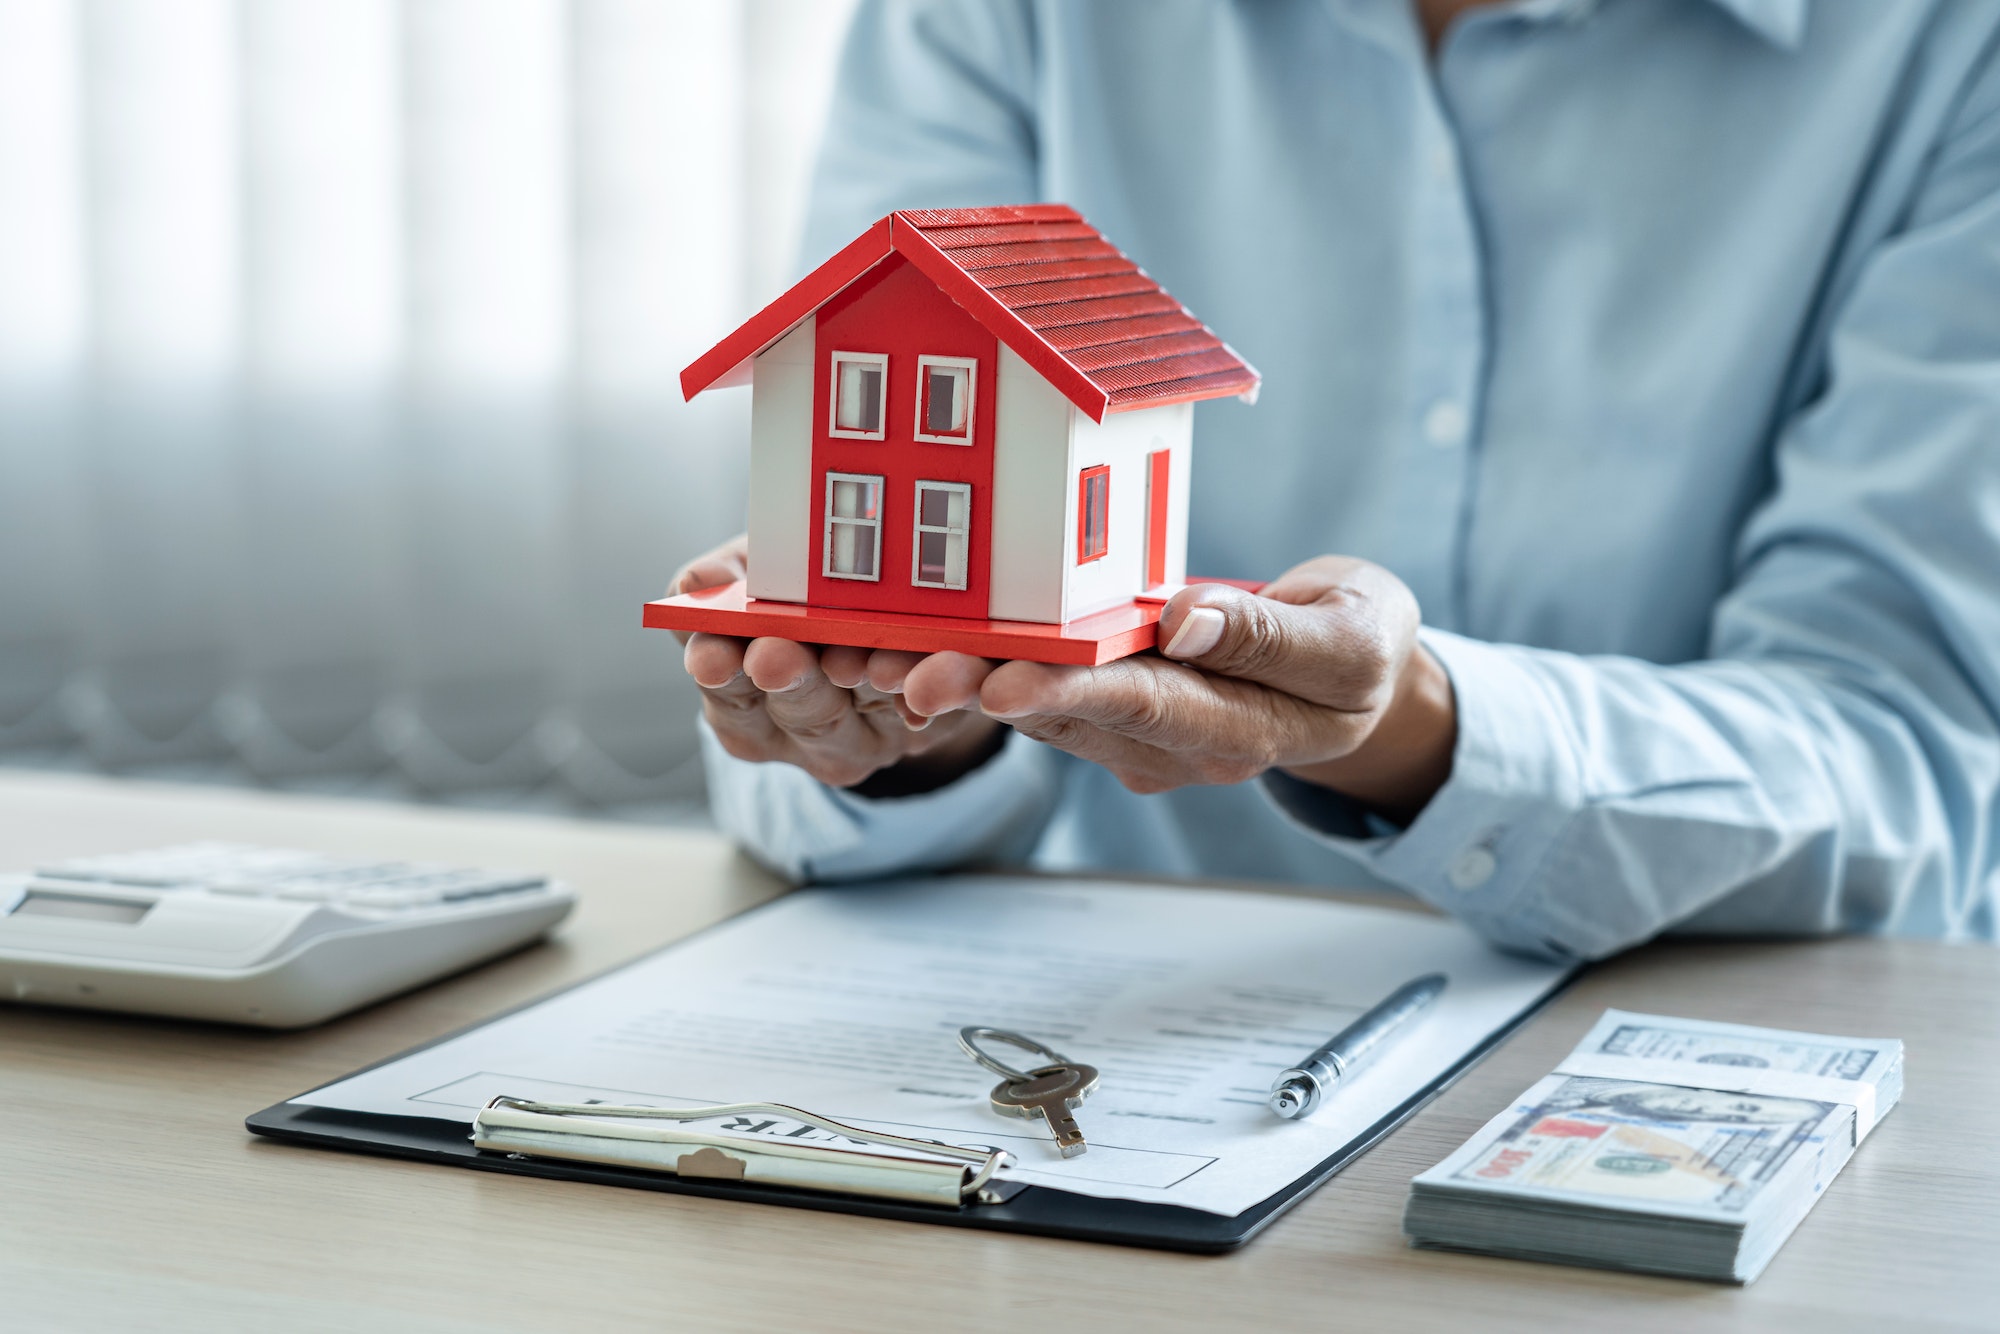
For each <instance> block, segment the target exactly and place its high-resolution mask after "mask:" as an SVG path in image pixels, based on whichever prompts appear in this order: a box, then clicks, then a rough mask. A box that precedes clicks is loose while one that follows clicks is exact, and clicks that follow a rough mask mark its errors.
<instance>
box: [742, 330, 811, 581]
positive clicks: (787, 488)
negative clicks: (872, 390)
mask: <svg viewBox="0 0 2000 1334" xmlns="http://www.w3.org/2000/svg"><path fill="white" fill-rule="evenodd" d="M814 326H815V319H814V317H813V316H810V315H809V316H807V317H806V320H805V322H804V323H803V324H801V325H799V327H798V328H796V329H794V330H792V331H791V332H790V333H788V334H786V335H785V336H784V337H783V338H780V339H779V340H778V341H777V342H776V343H773V344H772V345H771V346H770V347H768V348H766V349H764V351H763V352H761V353H760V354H758V357H757V361H756V364H755V365H754V366H753V367H752V368H751V375H750V525H749V528H748V530H747V531H748V532H749V535H750V573H749V577H748V578H747V579H746V580H745V581H744V583H745V586H746V591H747V592H748V593H749V594H750V596H751V597H753V598H767V599H769V600H770V601H773V602H804V601H805V600H806V576H807V573H808V572H809V571H810V570H811V568H812V540H813V532H814V528H815V524H816V522H817V518H818V516H816V515H814V514H813V512H812V492H813V476H812V442H813V420H812V410H813V364H814V353H813V334H814Z"/></svg>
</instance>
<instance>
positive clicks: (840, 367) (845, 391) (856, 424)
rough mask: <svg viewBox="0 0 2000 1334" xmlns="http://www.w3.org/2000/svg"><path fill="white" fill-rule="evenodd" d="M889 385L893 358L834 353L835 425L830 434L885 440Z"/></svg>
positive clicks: (857, 438)
mask: <svg viewBox="0 0 2000 1334" xmlns="http://www.w3.org/2000/svg"><path fill="white" fill-rule="evenodd" d="M888 383H889V358H887V357H884V356H877V355H875V354H873V353H869V352H836V353H834V354H833V426H832V428H831V429H830V430H829V431H828V432H827V434H829V435H837V436H841V437H844V438H846V439H849V440H880V439H881V438H882V401H883V396H884V394H885V392H886V390H887V388H888Z"/></svg>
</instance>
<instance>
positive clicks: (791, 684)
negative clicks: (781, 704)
mask: <svg viewBox="0 0 2000 1334" xmlns="http://www.w3.org/2000/svg"><path fill="white" fill-rule="evenodd" d="M805 683H806V679H805V677H803V676H801V677H799V678H798V679H797V680H794V681H787V682H785V684H783V685H781V686H774V687H772V688H771V689H769V690H766V691H765V692H764V693H765V694H767V695H782V694H784V693H785V692H786V691H788V690H797V689H798V688H799V687H800V686H802V685H804V684H805Z"/></svg>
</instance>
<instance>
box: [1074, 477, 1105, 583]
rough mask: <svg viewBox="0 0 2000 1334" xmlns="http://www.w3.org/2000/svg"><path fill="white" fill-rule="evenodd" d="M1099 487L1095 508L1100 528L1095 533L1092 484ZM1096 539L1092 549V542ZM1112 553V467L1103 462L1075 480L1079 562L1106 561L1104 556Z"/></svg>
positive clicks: (1079, 563) (1084, 563) (1077, 561)
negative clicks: (1110, 551)
mask: <svg viewBox="0 0 2000 1334" xmlns="http://www.w3.org/2000/svg"><path fill="white" fill-rule="evenodd" d="M1092 482H1096V483H1098V486H1097V488H1096V490H1097V501H1096V505H1095V510H1096V518H1097V526H1096V530H1095V531H1094V532H1093V531H1092V528H1091V522H1090V520H1091V516H1092V509H1093V506H1092V504H1091V495H1090V493H1091V489H1092V488H1091V483H1092ZM1093 538H1095V549H1094V550H1093V549H1092V548H1093V543H1092V539H1093ZM1109 550H1111V465H1110V464H1108V463H1100V464H1098V465H1097V466H1096V467H1094V468H1085V469H1084V470H1083V471H1082V472H1081V473H1079V474H1078V475H1077V479H1076V563H1077V564H1078V565H1088V564H1089V563H1090V562H1092V561H1094V560H1103V559H1104V553H1105V552H1107V551H1109Z"/></svg>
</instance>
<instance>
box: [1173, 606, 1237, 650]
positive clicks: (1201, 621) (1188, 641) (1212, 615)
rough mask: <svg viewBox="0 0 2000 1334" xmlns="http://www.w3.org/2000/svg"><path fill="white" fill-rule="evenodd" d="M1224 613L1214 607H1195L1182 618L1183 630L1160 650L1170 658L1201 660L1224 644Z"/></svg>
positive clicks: (1179, 630)
mask: <svg viewBox="0 0 2000 1334" xmlns="http://www.w3.org/2000/svg"><path fill="white" fill-rule="evenodd" d="M1222 626H1223V620H1222V613H1221V612H1219V611H1217V610H1216V609H1215V608H1213V607H1194V608H1191V609H1190V610H1189V611H1188V614H1187V615H1186V616H1184V617H1182V618H1181V628H1180V629H1178V630H1176V631H1175V632H1174V637H1173V639H1172V640H1171V641H1169V642H1168V644H1167V646H1166V647H1165V648H1164V649H1162V650H1160V651H1161V652H1162V653H1165V654H1166V655H1167V656H1168V657H1170V658H1199V657H1200V656H1201V655H1202V654H1204V653H1206V652H1208V651H1209V650H1210V649H1212V648H1214V647H1215V646H1216V645H1217V644H1219V643H1221V642H1222Z"/></svg>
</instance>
